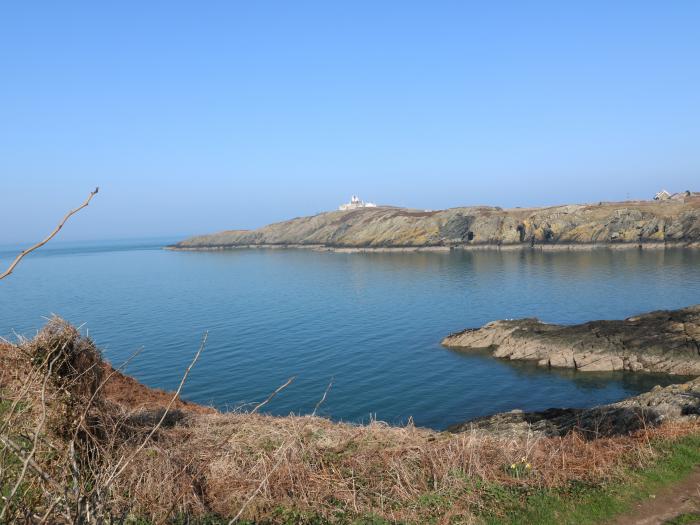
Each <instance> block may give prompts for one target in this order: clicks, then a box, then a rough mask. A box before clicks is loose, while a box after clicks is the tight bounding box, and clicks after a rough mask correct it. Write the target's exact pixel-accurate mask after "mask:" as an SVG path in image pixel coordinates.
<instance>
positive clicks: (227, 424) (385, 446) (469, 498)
mask: <svg viewBox="0 0 700 525" xmlns="http://www.w3.org/2000/svg"><path fill="white" fill-rule="evenodd" d="M53 323H58V324H54V325H53V326H50V327H49V328H48V329H46V330H45V331H43V332H42V333H40V334H39V335H38V336H37V339H35V340H33V341H25V342H23V343H21V344H19V345H9V344H5V345H3V347H2V348H0V351H2V359H3V360H2V369H1V373H0V386H1V388H2V390H3V395H4V399H3V400H4V402H5V404H6V405H7V404H9V403H11V402H13V401H15V400H21V404H22V408H21V413H20V412H17V413H16V414H14V415H11V416H8V415H7V411H6V412H5V415H4V416H3V420H4V422H6V423H9V427H8V429H9V430H7V431H8V432H9V433H10V434H11V435H13V436H20V435H31V432H32V430H33V429H36V428H37V422H38V421H39V420H40V419H41V415H42V411H43V405H42V403H40V398H41V395H40V394H41V390H42V389H41V385H42V378H43V377H44V376H42V374H41V373H38V372H40V371H41V370H42V368H41V366H45V365H39V364H37V359H36V357H37V355H40V354H41V353H40V352H37V348H39V347H41V348H47V347H49V348H55V347H56V341H60V342H61V344H62V345H63V346H64V347H65V346H66V345H65V343H66V341H70V345H71V348H72V349H73V350H74V351H75V352H77V353H78V354H80V353H81V352H82V353H83V354H84V353H86V352H87V353H88V354H90V352H89V351H88V350H90V349H91V348H94V346H93V345H92V343H91V342H90V341H89V340H86V339H84V338H81V337H80V336H79V334H78V333H77V331H75V329H73V328H72V327H69V326H67V325H66V324H65V323H62V322H61V321H57V320H56V321H53ZM57 327H58V328H59V329H58V330H57ZM86 349H88V350H86ZM32 356H33V357H32ZM71 363H73V365H71V366H72V368H71V369H70V370H69V372H70V373H68V374H67V375H65V377H69V378H70V383H71V385H70V386H69V387H66V388H65V389H64V392H63V393H62V394H61V393H60V392H59V390H60V389H58V388H56V387H55V386H54V387H52V389H50V390H51V391H50V392H49V393H48V398H49V399H50V402H49V403H48V404H47V405H46V406H47V407H48V410H49V415H50V417H49V421H50V423H49V424H47V425H45V426H44V427H43V428H42V429H41V432H40V438H41V439H40V441H39V448H38V451H37V453H36V455H35V458H36V461H37V463H39V465H40V466H41V468H42V469H44V470H45V471H46V472H47V473H49V474H50V476H51V477H52V479H54V480H56V481H57V482H58V483H60V484H64V485H65V486H67V487H73V486H74V484H72V483H73V482H72V481H71V476H70V473H69V472H68V473H66V472H65V467H66V465H65V463H63V462H62V460H61V458H66V457H68V454H67V450H66V447H67V444H66V443H67V438H66V436H68V435H70V434H71V432H72V431H73V430H74V429H75V428H76V426H75V425H76V417H75V408H72V409H67V408H66V407H67V406H71V405H70V403H68V401H67V398H66V397H65V393H66V392H72V390H71V388H72V387H74V386H77V385H78V384H79V385H81V386H79V388H78V391H80V392H83V394H82V398H81V399H83V401H82V402H81V403H76V402H75V401H71V402H72V403H73V404H74V405H75V406H77V407H85V406H86V404H85V402H84V400H85V397H86V396H88V394H89V395H93V394H94V393H95V387H94V385H95V384H96V383H95V381H97V382H99V380H100V378H102V377H104V376H105V369H104V368H101V367H100V366H96V365H95V362H93V361H90V360H89V359H86V358H85V356H83V357H81V358H80V359H77V360H75V361H71ZM80 366H82V368H79V367H80ZM107 370H109V369H107ZM76 372H77V375H76ZM32 374H34V376H32ZM110 381H114V383H112V384H111V385H110V384H109V382H108V383H107V385H106V386H105V388H103V389H100V390H99V391H98V395H97V396H96V398H97V400H96V401H95V402H93V403H90V404H89V407H88V408H89V411H88V412H89V416H88V417H87V420H88V422H89V424H88V425H87V426H86V427H80V428H81V429H83V430H84V429H85V428H88V429H90V432H91V434H90V436H89V439H87V437H86V438H85V440H84V443H89V444H90V446H86V448H85V451H86V452H85V455H84V456H83V457H81V458H80V461H81V464H80V466H79V470H80V476H81V477H80V482H79V485H80V490H85V491H87V492H89V490H94V487H93V485H94V483H99V482H101V480H104V479H105V476H104V473H105V472H114V470H115V469H114V466H115V465H117V464H118V463H119V462H120V461H123V459H124V458H125V457H129V456H130V455H131V454H132V453H133V452H134V451H135V450H137V447H139V446H140V445H142V444H143V443H144V438H145V437H146V436H147V435H148V434H149V432H150V431H151V429H152V428H153V426H154V424H155V423H156V422H157V421H158V420H159V419H160V417H161V415H162V412H163V407H164V406H165V405H166V404H167V402H168V400H169V399H170V396H169V395H167V394H165V393H162V392H160V393H159V392H153V391H151V390H149V389H147V388H146V387H143V386H142V385H139V386H138V388H133V387H134V385H133V384H132V383H131V381H133V380H130V379H128V378H126V379H125V378H124V377H123V376H120V375H118V374H114V375H112V376H111V378H110ZM86 385H87V387H86ZM90 385H92V386H90ZM126 386H130V387H132V388H130V390H129V391H130V392H131V394H130V395H126V393H125V389H126ZM86 388H87V390H85V389H86ZM127 390H128V389H127ZM79 397H80V396H79ZM71 414H72V415H71ZM67 415H70V417H69V418H68V420H67V419H66V416H67ZM57 424H58V425H64V427H63V428H60V427H59V428H57V427H56V425H57ZM698 431H700V426H699V425H698V423H697V422H696V423H683V424H680V423H679V424H667V425H664V426H662V427H659V428H653V429H648V430H645V431H643V432H638V433H636V434H634V435H631V436H623V437H610V438H601V439H596V440H585V439H582V438H581V437H580V436H579V435H577V434H569V435H567V436H565V437H561V438H542V437H529V438H527V437H525V438H512V439H508V438H503V437H495V436H492V435H488V434H485V433H477V432H471V433H462V434H447V433H439V432H434V431H430V430H426V429H421V428H416V427H413V426H407V427H401V428H399V427H392V426H388V425H386V424H384V423H381V422H372V423H371V424H369V425H364V426H356V425H349V424H340V423H334V422H331V421H329V420H327V419H323V418H319V417H304V416H298V417H272V416H266V415H261V414H246V413H228V414H222V413H219V412H216V411H214V410H212V409H205V408H201V407H200V408H195V407H193V406H192V405H190V404H185V403H178V405H177V406H176V409H175V410H173V411H172V412H171V413H170V414H169V415H168V417H167V418H166V420H165V424H164V425H163V427H161V428H160V429H159V430H158V431H157V432H156V433H155V434H154V435H153V438H152V439H150V440H148V441H146V442H145V443H146V445H145V446H144V447H143V449H142V450H140V452H138V454H136V456H135V457H134V459H133V461H132V462H130V463H128V465H127V467H126V468H125V469H124V471H123V473H122V474H121V475H120V476H118V477H117V478H116V479H115V481H114V483H113V485H111V486H109V487H107V488H106V493H105V494H101V495H100V498H101V499H100V500H99V501H100V502H101V504H102V505H103V507H101V508H102V509H103V512H105V513H111V514H113V515H115V514H116V515H124V514H125V513H127V512H128V513H132V514H135V515H139V516H144V517H148V518H150V519H152V520H154V521H156V522H163V521H166V520H167V519H168V518H169V517H172V516H175V515H178V514H179V515H188V516H204V515H209V514H216V515H220V516H228V517H233V516H236V515H237V514H239V513H240V514H241V516H242V517H244V518H248V519H258V520H263V519H271V520H272V521H274V520H275V518H274V517H273V516H274V512H275V510H276V509H279V508H292V509H295V510H297V511H302V512H303V511H308V512H311V513H313V514H315V515H319V516H323V517H327V518H329V519H331V520H332V519H333V518H334V517H337V513H338V512H339V511H340V512H343V513H344V514H343V515H344V516H346V517H347V516H362V515H369V514H372V515H377V516H380V517H383V518H385V519H387V520H391V521H405V522H412V523H423V522H425V521H426V520H428V519H429V518H432V519H434V520H435V522H437V523H448V522H450V520H453V521H452V522H454V519H456V518H457V517H458V518H459V520H458V521H461V522H470V521H471V516H472V515H473V513H474V511H476V510H478V509H479V508H480V507H481V506H482V505H483V504H484V500H483V497H484V490H483V489H484V487H485V486H488V485H489V484H499V485H509V486H525V487H558V486H564V485H566V484H567V483H569V482H571V481H584V482H589V483H599V482H602V481H605V480H610V479H614V478H615V477H616V476H617V475H618V474H619V472H620V467H621V466H623V465H624V466H625V467H630V466H643V465H646V464H648V463H649V462H650V461H652V460H653V459H654V457H655V452H654V449H653V448H652V447H651V446H650V445H649V443H650V441H651V440H654V439H659V438H664V439H669V438H674V437H677V436H682V435H685V434H688V433H689V432H698ZM2 458H3V460H4V461H5V463H6V464H7V461H9V460H10V459H11V453H10V451H8V450H6V449H5V450H3V453H2ZM511 465H516V469H512V468H510V466H511ZM527 465H529V468H526V466H527ZM12 472H15V473H16V472H17V469H16V468H15V469H14V470H13V469H12V468H5V470H4V471H3V474H2V475H3V476H4V479H3V480H2V481H3V484H4V485H6V484H7V483H8V482H11V481H12V479H11V474H12ZM8 476H9V477H8ZM28 479H30V487H31V488H32V490H26V489H23V490H24V495H25V496H26V495H27V494H29V495H30V496H31V497H28V496H27V499H25V500H20V501H27V502H30V504H31V505H34V506H35V508H34V509H31V512H30V511H28V510H27V509H26V508H24V509H23V508H19V507H17V508H13V511H14V512H15V513H16V514H15V516H20V515H21V514H22V512H24V515H25V516H26V515H27V513H28V512H29V514H31V513H32V512H33V514H34V515H36V516H39V515H41V514H42V512H43V511H45V510H47V509H48V508H49V505H50V503H51V500H50V499H49V497H50V496H52V495H54V492H53V491H52V490H51V487H50V486H49V485H50V484H47V483H46V482H45V481H42V480H41V479H39V478H38V476H36V475H34V476H33V477H31V478H28ZM88 485H89V487H88ZM87 492H86V493H87ZM73 504H76V503H75V502H73ZM66 505H67V506H70V504H68V503H66ZM59 511H60V512H62V514H61V513H60V512H59ZM69 511H70V509H68V512H67V511H66V509H65V508H62V507H61V506H57V507H56V510H55V511H54V512H55V516H54V515H52V520H51V522H55V521H59V520H64V521H68V520H69V519H68V516H70V512H69ZM36 516H35V518H36V519H35V518H32V519H35V521H38V517H36ZM54 518H55V519H54Z"/></svg>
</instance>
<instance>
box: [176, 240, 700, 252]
mask: <svg viewBox="0 0 700 525" xmlns="http://www.w3.org/2000/svg"><path fill="white" fill-rule="evenodd" d="M679 248H680V249H689V250H697V249H700V243H697V242H690V243H685V242H649V241H644V242H635V243H631V242H620V243H560V244H538V243H535V244H524V243H523V244H460V245H452V246H438V245H426V246H341V245H338V246H333V245H325V244H232V245H211V246H206V245H202V246H177V245H169V246H163V249H164V250H169V251H178V252H214V251H231V250H256V249H259V250H311V251H316V252H332V253H413V252H432V253H446V252H453V251H465V252H471V251H543V252H570V251H594V250H611V251H617V250H667V249H679Z"/></svg>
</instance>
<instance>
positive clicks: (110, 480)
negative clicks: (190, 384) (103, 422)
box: [103, 332, 209, 491]
mask: <svg viewBox="0 0 700 525" xmlns="http://www.w3.org/2000/svg"><path fill="white" fill-rule="evenodd" d="M207 337H209V332H204V337H202V343H201V344H200V345H199V350H197V353H196V354H195V355H194V359H192V362H191V363H190V366H188V367H187V370H185V373H184V374H183V376H182V379H181V380H180V386H178V387H177V390H176V391H175V394H174V395H173V397H172V398H171V399H170V402H169V403H168V406H167V407H165V411H164V412H163V415H162V416H161V418H160V421H158V423H157V424H156V426H154V427H153V428H152V429H151V431H150V432H149V433H148V435H147V436H146V438H145V439H144V440H143V441H142V442H141V444H140V445H139V446H138V448H137V449H136V450H135V451H134V452H133V453H132V454H131V455H130V456H129V458H128V459H127V460H126V461H125V462H124V463H123V464H122V465H121V466H119V463H117V466H116V467H115V470H114V472H113V473H112V475H111V476H110V477H109V478H108V479H107V481H106V482H105V484H104V487H103V490H104V491H106V490H107V489H109V487H110V485H111V484H112V483H113V482H114V480H115V479H117V478H118V477H119V476H120V475H121V474H122V472H124V470H125V469H126V467H127V466H128V465H129V463H131V462H132V461H133V459H134V458H135V457H136V456H137V455H138V454H139V452H141V451H142V450H143V448H144V447H145V446H146V444H147V443H148V442H149V441H150V440H151V438H152V437H153V434H155V433H156V432H158V429H159V428H160V427H161V425H162V424H163V421H165V418H166V416H167V415H168V413H169V412H170V409H171V408H172V406H173V404H174V403H175V400H176V399H177V398H178V397H179V395H180V392H181V391H182V387H183V386H184V385H185V381H187V376H189V375H190V371H191V370H192V367H193V366H194V365H195V363H196V362H197V360H198V359H199V356H200V354H201V353H202V350H204V345H206V343H207ZM120 463H121V461H120Z"/></svg>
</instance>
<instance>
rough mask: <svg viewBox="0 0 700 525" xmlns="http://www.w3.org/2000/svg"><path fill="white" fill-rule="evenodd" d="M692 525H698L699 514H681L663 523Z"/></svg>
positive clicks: (665, 524)
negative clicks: (695, 524) (696, 524)
mask: <svg viewBox="0 0 700 525" xmlns="http://www.w3.org/2000/svg"><path fill="white" fill-rule="evenodd" d="M693 523H700V514H696V513H694V512H692V513H690V514H681V515H680V516H676V517H675V518H673V519H672V520H668V521H665V522H664V525H692V524H693Z"/></svg>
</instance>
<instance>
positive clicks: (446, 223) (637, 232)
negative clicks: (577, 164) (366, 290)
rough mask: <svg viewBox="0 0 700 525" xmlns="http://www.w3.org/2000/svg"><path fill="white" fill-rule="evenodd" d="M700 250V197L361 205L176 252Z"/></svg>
mask: <svg viewBox="0 0 700 525" xmlns="http://www.w3.org/2000/svg"><path fill="white" fill-rule="evenodd" d="M640 245H641V246H661V247H663V246H670V245H673V246H695V247H697V246H700V197H698V196H695V194H689V195H688V196H686V197H684V198H683V199H666V200H656V201H634V202H620V203H599V204H585V205H568V206H552V207H548V208H515V209H509V210H503V209H501V208H496V207H486V206H480V207H470V208H452V209H449V210H442V211H421V210H411V209H405V208H393V207H383V206H378V207H359V208H354V209H349V210H346V211H334V212H327V213H321V214H318V215H314V216H312V217H300V218H296V219H292V220H289V221H284V222H279V223H276V224H270V225H268V226H265V227H262V228H259V229H257V230H231V231H224V232H220V233H215V234H211V235H201V236H196V237H191V238H189V239H186V240H184V241H182V242H179V243H177V244H176V245H174V246H172V247H171V248H175V249H195V250H196V249H226V248H237V247H238V248H240V247H280V246H281V247H290V246H294V247H312V248H318V249H430V248H437V249H450V248H463V249H470V248H543V249H547V248H554V249H562V248H563V249H572V248H580V247H598V246H605V247H625V246H640Z"/></svg>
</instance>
